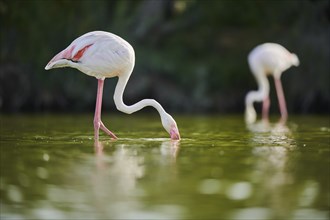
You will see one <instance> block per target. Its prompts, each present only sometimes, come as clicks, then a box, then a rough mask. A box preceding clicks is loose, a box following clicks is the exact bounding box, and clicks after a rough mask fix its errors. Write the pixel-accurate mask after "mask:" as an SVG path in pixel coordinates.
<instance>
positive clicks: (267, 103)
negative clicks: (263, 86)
mask: <svg viewBox="0 0 330 220" xmlns="http://www.w3.org/2000/svg"><path fill="white" fill-rule="evenodd" d="M269 106H270V99H269V96H266V97H265V98H264V100H263V101H262V120H264V121H268V118H269Z"/></svg>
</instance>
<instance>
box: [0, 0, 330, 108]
mask: <svg viewBox="0 0 330 220" xmlns="http://www.w3.org/2000/svg"><path fill="white" fill-rule="evenodd" d="M329 7H330V6H329V1H327V0H282V1H278V0H275V1H271V0H270V1H264V0H261V1H257V0H218V1H216V0H214V1H212V0H204V1H196V0H195V1H193V0H192V1H178V0H162V1H158V0H143V1H142V0H141V1H135V0H134V1H133V0H132V1H126V0H119V1H102V0H96V1H90V0H83V1H78V0H70V1H68V0H57V1H51V0H48V1H44V0H8V1H4V0H0V15H1V18H0V22H1V23H0V33H1V38H0V45H1V48H0V67H1V68H0V111H1V112H40V111H47V112H92V111H94V105H95V98H96V97H95V96H96V87H97V80H96V79H95V78H92V77H89V76H87V75H84V74H82V73H80V72H79V71H78V70H76V69H71V68H64V69H55V70H51V71H46V70H44V67H45V66H46V64H47V63H48V61H49V60H50V59H51V58H52V57H53V56H54V55H55V54H57V53H58V52H59V51H61V50H62V49H64V48H66V47H67V46H68V45H69V44H70V43H71V42H72V41H73V40H74V39H75V38H77V37H78V36H80V35H82V34H84V33H86V32H89V31H94V30H104V31H109V32H112V33H115V34H117V35H119V36H121V37H123V38H124V39H126V40H127V41H128V42H130V44H131V45H132V46H133V47H134V49H135V53H136V64H135V69H134V72H133V74H132V76H131V79H130V81H129V83H128V86H127V88H126V91H125V93H124V94H125V95H124V96H125V97H124V100H125V102H126V103H127V104H133V103H135V102H137V101H139V100H140V99H143V98H154V99H156V100H158V101H159V102H160V103H161V104H162V105H163V106H164V107H165V109H166V110H167V111H168V112H171V113H173V112H176V113H243V111H244V97H245V95H246V93H247V92H248V91H249V90H252V89H256V88H257V85H256V82H255V79H254V78H253V76H252V74H251V72H250V70H249V67H248V64H247V54H248V53H249V51H250V50H251V49H253V48H254V47H255V46H256V45H258V44H261V43H264V42H275V43H279V44H281V45H283V46H284V47H286V48H287V49H288V50H289V51H291V52H294V53H296V54H297V55H298V57H299V59H300V63H301V65H300V66H299V67H292V68H290V69H289V70H287V71H286V72H285V73H284V74H283V75H282V81H283V86H284V92H285V95H286V99H287V104H288V110H289V113H290V114H292V113H295V114H305V113H313V114H328V113H329V112H330V89H329V88H330V71H329V70H330V68H329V63H330V57H329V54H330V52H329V50H330V42H329V41H330V36H329V35H330V34H329V33H330V32H329V30H330V29H329V28H330V25H329V19H330V8H329ZM116 81H117V80H116V79H107V80H106V84H105V90H104V102H103V108H104V109H106V110H107V111H117V110H116V108H115V106H114V103H113V98H112V96H113V90H114V86H115V83H116ZM270 81H271V88H272V90H271V100H272V107H271V111H272V112H278V108H277V99H276V93H275V91H274V86H273V80H272V79H270ZM259 105H260V104H259Z"/></svg>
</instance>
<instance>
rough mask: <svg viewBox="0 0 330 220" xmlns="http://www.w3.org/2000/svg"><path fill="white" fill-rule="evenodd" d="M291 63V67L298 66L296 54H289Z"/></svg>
mask: <svg viewBox="0 0 330 220" xmlns="http://www.w3.org/2000/svg"><path fill="white" fill-rule="evenodd" d="M291 62H292V65H294V66H299V63H300V62H299V58H298V56H297V55H296V54H294V53H291Z"/></svg>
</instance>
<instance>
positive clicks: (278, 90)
mask: <svg viewBox="0 0 330 220" xmlns="http://www.w3.org/2000/svg"><path fill="white" fill-rule="evenodd" d="M274 81H275V88H276V93H277V99H278V104H279V108H280V112H281V122H283V123H285V122H286V120H287V118H288V110H287V108H286V102H285V97H284V92H283V87H282V82H281V79H280V78H277V77H275V78H274Z"/></svg>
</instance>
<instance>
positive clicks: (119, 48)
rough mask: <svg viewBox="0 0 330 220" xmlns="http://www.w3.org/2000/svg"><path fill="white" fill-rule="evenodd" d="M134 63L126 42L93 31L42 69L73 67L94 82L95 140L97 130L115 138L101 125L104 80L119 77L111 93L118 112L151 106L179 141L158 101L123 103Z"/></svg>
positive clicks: (169, 131)
mask: <svg viewBox="0 0 330 220" xmlns="http://www.w3.org/2000/svg"><path fill="white" fill-rule="evenodd" d="M134 63H135V53H134V49H133V47H132V46H131V45H130V44H129V43H128V42H127V41H125V40H124V39H122V38H121V37H119V36H117V35H115V34H112V33H109V32H104V31H93V32H89V33H86V34H84V35H82V36H80V37H78V38H77V39H75V40H74V41H73V42H72V43H71V44H70V45H69V46H68V47H67V48H66V49H64V50H63V51H61V52H60V53H58V54H57V55H56V56H55V57H54V58H53V59H51V60H50V61H49V63H48V64H47V66H46V67H45V69H46V70H49V69H53V68H61V67H72V68H76V69H78V70H80V71H81V72H83V73H85V74H87V75H89V76H94V77H95V78H97V80H98V88H97V97H96V107H95V116H94V130H95V134H94V137H95V140H98V138H99V129H100V128H101V129H102V130H103V131H105V132H106V133H107V134H108V135H110V136H111V137H112V138H114V139H116V138H117V137H116V135H115V134H114V133H112V132H111V131H110V130H109V129H107V128H106V127H105V125H104V124H103V123H102V121H101V107H102V94H103V85H104V80H105V78H111V77H116V76H118V82H117V85H116V88H115V92H114V102H115V105H116V107H117V109H118V110H119V111H122V112H124V113H127V114H131V113H133V112H136V111H138V110H140V109H142V108H144V107H146V106H152V107H154V108H155V109H156V110H157V111H158V113H159V114H160V118H161V122H162V125H163V127H164V128H165V130H166V131H167V132H168V133H169V134H170V137H171V139H175V140H178V139H180V134H179V129H178V127H177V124H176V122H175V120H174V119H173V118H172V116H171V115H169V114H168V113H167V112H166V111H165V110H164V109H163V107H162V106H161V105H160V104H159V103H158V102H157V101H155V100H153V99H143V100H141V101H139V102H137V103H135V104H134V105H131V106H128V105H126V104H125V103H124V102H123V93H124V90H125V87H126V84H127V82H128V79H129V77H130V76H131V73H132V71H133V68H134Z"/></svg>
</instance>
